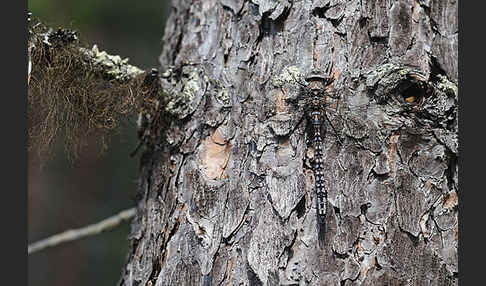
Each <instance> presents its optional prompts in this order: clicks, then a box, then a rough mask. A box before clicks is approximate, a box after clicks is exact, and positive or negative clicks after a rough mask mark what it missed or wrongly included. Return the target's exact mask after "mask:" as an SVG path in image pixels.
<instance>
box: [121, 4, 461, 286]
mask: <svg viewBox="0 0 486 286" xmlns="http://www.w3.org/2000/svg"><path fill="white" fill-rule="evenodd" d="M457 32H458V27H457V2H455V1H439V0H436V1H366V0H356V1H340V0H328V1H325V0H321V1H309V0H303V1H287V0H281V1H276V0H252V1H245V0H207V1H195V0H184V1H179V0H177V1H173V11H172V14H171V16H170V18H169V20H168V23H167V26H166V31H165V35H164V48H163V52H162V54H161V56H160V62H161V69H162V70H163V72H164V73H163V76H162V78H161V83H162V85H163V86H164V87H165V89H166V92H167V93H168V94H169V95H170V97H171V100H170V102H169V103H168V104H167V105H166V106H164V109H163V110H162V112H164V114H166V115H167V116H170V117H171V118H173V119H174V120H173V121H171V123H170V125H169V126H168V127H167V126H166V127H163V128H164V129H163V130H161V129H162V127H160V128H159V129H157V126H155V127H154V126H152V127H151V130H152V131H153V132H156V134H158V137H157V140H156V142H154V144H153V145H152V147H151V148H148V149H147V150H146V151H145V153H144V154H143V156H142V162H141V170H142V172H141V177H140V185H139V201H138V211H137V215H136V217H135V220H134V222H133V224H132V233H131V235H130V243H131V251H130V253H129V254H128V258H127V264H126V266H125V268H124V269H123V273H122V278H121V280H120V285H346V286H348V285H457V274H458V267H457V236H458V233H457V231H458V227H457V226H458V220H457V215H458V210H457V205H458V191H459V190H458V163H457V157H458V141H457V120H458V119H457V87H456V84H457V79H458V78H457V38H458V34H457ZM312 71H318V72H319V73H322V74H325V75H329V76H332V77H333V78H334V81H333V82H332V84H331V86H329V87H328V88H329V89H330V90H332V91H333V92H334V93H335V94H336V95H338V96H339V99H329V100H330V105H329V106H328V110H327V111H326V112H327V114H328V117H329V119H330V120H329V121H326V125H327V127H328V128H327V131H328V132H327V135H326V137H325V138H323V154H324V165H325V172H324V177H325V179H326V181H325V186H326V189H327V192H328V213H327V216H326V224H327V231H326V234H325V243H324V246H323V248H319V247H318V242H317V229H316V215H315V211H316V210H315V196H314V192H313V188H314V184H313V182H314V174H313V172H312V168H311V165H310V163H309V162H310V161H311V160H312V156H313V150H312V146H310V145H308V144H307V141H308V138H307V137H308V135H307V133H306V121H305V120H301V119H302V118H303V117H304V116H305V114H304V111H303V110H302V109H299V108H297V106H295V105H293V104H291V103H289V100H288V99H291V98H295V97H296V96H297V95H298V93H299V91H300V86H299V84H298V82H297V81H302V82H303V81H304V79H305V76H306V75H308V74H310V73H311V72H312ZM330 123H332V125H333V127H334V129H335V130H337V133H338V134H334V132H333V131H332V129H331V128H330V125H329V124H330ZM160 134H162V135H160ZM336 136H339V138H340V139H341V140H342V141H343V143H342V144H339V143H338V140H337V138H336Z"/></svg>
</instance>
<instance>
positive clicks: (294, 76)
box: [273, 66, 304, 87]
mask: <svg viewBox="0 0 486 286" xmlns="http://www.w3.org/2000/svg"><path fill="white" fill-rule="evenodd" d="M295 81H299V82H304V81H303V74H302V72H301V71H300V69H299V68H298V67H296V66H290V67H286V68H284V70H283V71H282V72H281V73H280V74H279V75H276V76H274V77H273V85H274V86H275V87H282V86H283V85H285V84H286V83H295Z"/></svg>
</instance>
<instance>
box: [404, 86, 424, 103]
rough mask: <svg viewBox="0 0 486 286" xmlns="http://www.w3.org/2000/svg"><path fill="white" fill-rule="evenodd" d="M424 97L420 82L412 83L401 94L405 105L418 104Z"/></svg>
mask: <svg viewBox="0 0 486 286" xmlns="http://www.w3.org/2000/svg"><path fill="white" fill-rule="evenodd" d="M424 95H425V89H424V88H423V84H422V83H420V82H416V83H413V84H412V85H410V86H409V87H408V88H406V89H405V90H404V91H403V92H402V96H403V100H405V102H407V103H418V102H420V100H421V99H422V98H423V97H424Z"/></svg>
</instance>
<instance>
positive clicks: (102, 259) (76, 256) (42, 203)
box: [27, 0, 170, 286]
mask: <svg viewBox="0 0 486 286" xmlns="http://www.w3.org/2000/svg"><path fill="white" fill-rule="evenodd" d="M169 5H170V3H169V1H168V0H145V1H140V2H135V1H130V0H84V1H65V0H64V1H63V0H29V1H28V7H29V10H30V11H31V12H32V14H33V16H34V17H37V18H38V19H39V20H40V21H42V22H43V23H44V24H46V25H48V26H50V27H52V28H58V27H63V28H69V29H74V30H77V31H78V35H79V37H80V39H81V41H82V42H84V43H86V44H88V45H89V47H91V46H92V45H93V44H97V45H98V48H99V49H100V50H104V51H106V52H108V53H109V54H112V55H120V56H121V57H122V58H127V57H128V58H130V61H129V63H130V64H132V65H135V66H138V67H139V68H142V69H150V68H152V67H158V66H159V64H158V57H159V55H160V52H161V46H162V42H161V39H162V36H163V31H164V25H165V21H166V19H167V16H168V13H169V11H170V6H169ZM60 142H62V141H60ZM137 143H138V139H137V138H136V131H135V116H133V117H132V118H131V119H130V120H128V121H127V122H124V123H123V124H122V127H121V128H120V129H119V132H118V133H116V134H114V136H113V137H112V138H111V143H110V144H109V148H108V151H107V152H106V153H105V154H104V155H100V154H99V146H96V145H94V144H93V146H91V145H90V146H88V147H87V148H86V149H85V150H84V151H83V153H82V156H81V158H80V160H78V161H77V162H75V163H74V164H73V163H71V162H69V161H68V160H67V158H66V156H65V154H64V146H63V145H62V143H59V144H57V145H56V150H55V152H54V155H53V156H52V157H51V158H50V160H49V161H48V162H47V164H46V165H45V166H44V167H43V168H42V169H41V168H40V164H39V163H40V162H39V160H38V158H37V157H36V156H34V155H32V154H28V156H29V160H28V193H27V204H28V205H27V210H28V214H27V219H28V243H29V244H30V243H33V242H35V241H38V240H40V239H43V238H46V237H48V236H51V235H53V234H56V233H59V232H62V231H65V230H67V229H71V228H79V227H83V226H85V225H87V224H92V223H95V222H98V221H100V220H102V219H104V218H106V217H109V216H111V215H114V214H117V213H118V212H119V211H121V210H123V209H126V208H130V207H133V206H134V197H135V192H136V179H137V178H138V166H139V155H138V156H136V157H134V158H130V157H129V153H130V152H131V151H133V150H134V148H135V147H136V145H137ZM128 232H129V224H128V223H125V224H123V225H122V226H120V227H118V228H116V229H114V230H112V231H110V232H106V233H103V234H100V235H96V236H92V237H88V238H84V239H82V240H78V241H74V242H69V243H66V244H63V245H61V246H58V247H54V248H48V249H46V250H42V251H40V252H36V253H33V254H31V255H29V256H28V281H29V284H28V285H39V286H40V285H52V286H55V285H63V286H65V285H73V286H75V285H115V284H116V282H117V281H118V279H119V277H120V273H121V270H122V267H123V265H124V262H125V258H126V254H127V250H128V241H127V235H128Z"/></svg>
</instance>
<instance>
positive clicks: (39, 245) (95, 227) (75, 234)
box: [28, 208, 135, 255]
mask: <svg viewBox="0 0 486 286" xmlns="http://www.w3.org/2000/svg"><path fill="white" fill-rule="evenodd" d="M134 216H135V208H131V209H126V210H124V211H121V212H120V213H118V214H117V215H114V216H112V217H109V218H107V219H104V220H102V221H100V222H98V223H95V224H91V225H88V226H85V227H82V228H78V229H70V230H67V231H65V232H62V233H58V234H56V235H53V236H51V237H48V238H46V239H43V240H40V241H37V242H34V243H32V244H30V245H29V247H28V254H29V255H30V254H31V253H34V252H37V251H39V250H43V249H45V248H48V247H52V246H56V245H60V244H62V243H65V242H68V241H72V240H77V239H81V238H83V237H86V236H91V235H95V234H99V233H101V232H103V231H107V230H110V229H112V228H114V227H116V226H118V225H119V224H121V223H122V222H124V221H127V220H129V219H131V218H132V217H134Z"/></svg>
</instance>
